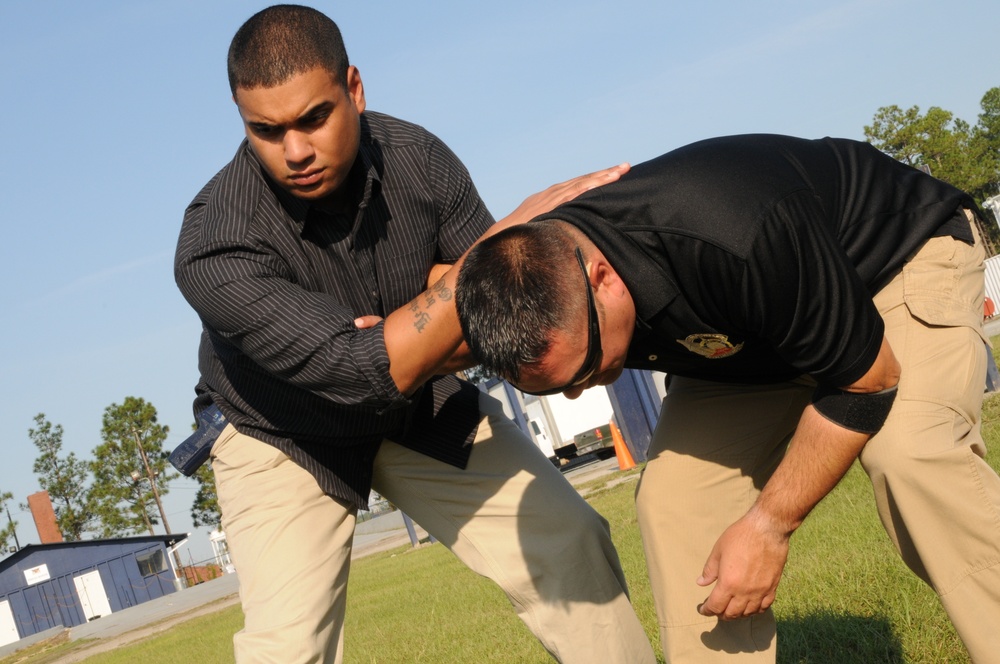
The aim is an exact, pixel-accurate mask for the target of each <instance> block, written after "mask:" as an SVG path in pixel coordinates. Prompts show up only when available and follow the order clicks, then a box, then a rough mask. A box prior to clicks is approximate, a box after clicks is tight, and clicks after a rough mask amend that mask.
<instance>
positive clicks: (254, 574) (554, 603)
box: [212, 395, 655, 664]
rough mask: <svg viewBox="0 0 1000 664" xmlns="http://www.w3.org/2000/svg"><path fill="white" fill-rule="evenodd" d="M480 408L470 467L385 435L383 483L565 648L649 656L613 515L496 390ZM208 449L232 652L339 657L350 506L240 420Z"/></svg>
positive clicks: (253, 657) (589, 655)
mask: <svg viewBox="0 0 1000 664" xmlns="http://www.w3.org/2000/svg"><path fill="white" fill-rule="evenodd" d="M480 409H481V413H482V415H483V419H482V421H481V423H480V426H479V431H478V433H477V436H476V442H475V448H474V449H473V452H472V457H471V459H470V461H469V466H468V468H467V469H466V470H464V471H463V470H460V469H457V468H454V467H452V466H449V465H447V464H443V463H440V462H437V461H434V460H432V459H430V458H428V457H426V456H424V455H421V454H418V453H416V452H413V451H411V450H409V449H407V448H405V447H402V446H401V445H397V444H395V443H392V442H389V441H385V442H384V443H383V444H382V447H381V449H380V451H379V453H378V455H377V457H376V460H375V469H374V470H375V473H374V479H373V486H374V488H375V490H376V491H378V492H379V493H380V494H382V495H383V496H385V497H386V498H387V499H389V500H390V501H391V502H392V503H394V504H395V505H397V506H398V507H399V508H400V509H402V510H403V511H404V512H405V513H406V514H408V515H409V516H411V517H412V518H413V519H414V521H416V522H417V523H419V524H420V525H421V526H422V527H423V528H424V529H426V530H427V532H429V533H430V534H431V535H433V536H434V537H435V538H436V539H437V540H438V541H440V542H442V543H443V544H445V545H446V546H447V547H448V548H449V549H451V551H452V552H454V553H455V555H456V556H458V557H459V558H460V559H461V560H462V561H463V562H464V563H465V564H466V565H468V566H469V567H470V568H471V569H473V570H474V571H476V572H478V573H479V574H481V575H483V576H485V577H488V578H490V579H492V580H493V581H495V582H496V583H497V584H498V585H499V586H500V587H501V588H502V589H503V590H504V592H505V593H506V594H507V597H508V598H509V599H510V602H511V604H513V606H514V608H515V610H516V611H517V614H518V616H519V617H520V618H521V620H523V621H524V623H525V624H526V625H527V626H528V628H529V629H530V630H531V631H532V632H533V633H534V634H535V635H536V636H537V637H538V639H539V640H540V641H541V642H542V644H543V645H544V646H545V648H546V649H547V650H548V651H549V652H550V653H551V654H552V655H553V656H554V657H555V658H556V659H558V660H559V661H563V662H581V663H583V662H600V663H604V662H622V663H625V662H628V663H632V662H654V661H655V656H654V654H653V651H652V648H651V647H650V645H649V640H648V638H647V637H646V634H645V633H644V631H643V628H642V625H641V624H640V623H639V621H638V619H637V618H636V616H635V613H634V612H633V610H632V607H631V604H630V603H629V600H628V595H627V590H626V584H625V578H624V575H623V572H622V569H621V565H620V564H619V561H618V555H617V552H616V551H615V548H614V546H613V544H612V542H611V537H610V532H609V528H608V524H607V522H606V521H605V520H604V519H603V518H602V517H601V516H600V515H599V514H597V512H595V511H594V510H593V509H592V508H591V507H590V506H589V505H588V504H587V503H586V501H584V500H583V499H582V498H581V497H580V495H579V494H578V493H577V492H576V490H575V489H573V487H572V486H570V484H569V483H568V482H567V481H566V480H565V478H563V477H562V476H561V474H560V473H559V471H558V470H557V469H556V468H555V467H554V466H553V465H552V463H551V462H550V461H549V460H548V459H546V458H545V457H544V456H543V455H542V454H541V452H540V451H539V450H538V448H537V447H535V445H534V444H533V443H531V442H530V441H529V440H528V439H527V438H526V437H525V436H524V435H523V434H521V432H520V431H519V430H518V429H517V427H516V426H515V425H514V424H513V423H512V422H510V420H508V419H506V417H505V416H504V414H503V409H502V406H501V405H500V403H499V402H498V401H496V400H495V399H492V398H491V397H488V396H485V395H483V396H482V397H481V399H480ZM212 455H213V464H212V465H213V469H214V470H215V477H216V484H217V487H218V493H219V504H220V506H221V508H222V515H223V519H222V524H223V527H224V529H225V531H226V535H227V539H228V541H229V546H230V550H231V554H232V558H233V563H234V564H235V566H236V570H237V573H238V574H239V577H240V598H241V601H242V604H243V612H244V616H245V627H244V629H243V630H242V631H241V632H239V633H238V634H237V635H236V636H235V638H234V643H235V649H236V659H237V661H238V662H240V663H241V664H245V663H247V662H260V663H264V662H268V663H271V662H273V663H277V662H280V663H282V664H289V663H292V662H340V661H341V659H342V655H343V639H344V635H343V626H344V612H345V606H346V600H347V579H348V574H349V569H350V555H351V544H352V539H353V532H354V523H355V516H356V514H355V510H353V509H347V508H344V507H343V506H342V505H340V504H339V503H337V502H336V501H334V500H332V499H331V498H330V497H329V496H327V495H324V494H323V493H322V492H321V491H320V490H319V488H318V486H317V484H316V482H315V481H314V480H313V478H312V476H311V475H309V474H308V473H307V472H305V471H304V470H303V469H302V468H300V467H299V466H297V465H296V464H295V463H294V462H292V461H291V460H290V459H289V458H288V457H287V456H285V455H284V454H283V453H281V452H280V451H278V450H277V449H275V448H273V447H271V446H270V445H266V444H264V443H261V442H260V441H257V440H255V439H253V438H250V437H248V436H244V435H242V434H239V433H237V432H236V431H235V429H233V428H232V427H228V428H227V429H226V430H225V431H224V432H223V434H222V436H221V437H220V439H219V441H218V442H217V443H216V444H215V448H214V449H213V452H212ZM413 601H415V602H418V601H420V598H419V597H414V598H413ZM468 608H469V610H475V607H468ZM470 636H472V635H470ZM430 638H433V635H430ZM497 647H498V648H502V647H503V644H502V643H498V644H497Z"/></svg>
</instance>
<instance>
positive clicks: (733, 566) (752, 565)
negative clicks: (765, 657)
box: [698, 510, 789, 620]
mask: <svg viewBox="0 0 1000 664" xmlns="http://www.w3.org/2000/svg"><path fill="white" fill-rule="evenodd" d="M788 543H789V534H788V533H782V532H780V529H776V528H774V527H772V526H770V525H769V524H768V523H767V520H766V519H764V518H762V517H761V516H760V515H757V514H755V513H754V511H753V510H751V511H750V512H749V513H748V514H747V515H746V516H744V517H743V518H742V519H740V520H739V521H737V522H736V523H734V524H733V525H731V526H729V528H727V529H726V531H725V532H724V533H723V534H722V537H720V538H719V540H718V541H717V542H716V543H715V546H714V547H713V548H712V553H711V555H710V556H709V557H708V562H706V563H705V568H704V570H703V571H702V573H701V576H700V577H698V585H699V586H708V585H711V584H712V583H715V588H713V589H712V592H711V593H710V594H709V596H708V598H707V599H706V600H705V601H704V602H703V603H702V605H701V606H699V607H698V612H699V613H700V614H702V615H703V616H718V617H719V618H720V619H722V620H736V619H737V618H745V617H747V616H752V615H755V614H758V613H762V612H763V611H765V610H767V608H768V607H769V606H771V604H772V603H773V602H774V596H775V592H776V591H777V589H778V581H779V580H780V579H781V572H782V570H783V569H784V567H785V561H786V560H787V559H788Z"/></svg>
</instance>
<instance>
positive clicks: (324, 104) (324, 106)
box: [247, 101, 333, 129]
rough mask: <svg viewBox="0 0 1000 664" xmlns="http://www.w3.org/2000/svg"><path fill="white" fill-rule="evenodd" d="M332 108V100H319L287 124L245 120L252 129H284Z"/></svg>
mask: <svg viewBox="0 0 1000 664" xmlns="http://www.w3.org/2000/svg"><path fill="white" fill-rule="evenodd" d="M332 109H333V102H332V101H321V102H319V103H318V104H316V105H315V106H312V107H310V108H308V109H306V111H305V112H304V113H302V114H301V115H299V116H298V117H297V118H295V120H293V121H292V122H290V123H288V124H276V123H273V122H267V121H266V120H250V121H248V122H247V125H248V126H250V127H252V128H253V129H284V128H286V127H287V126H294V125H295V124H297V123H299V122H302V121H309V120H311V119H313V118H314V117H316V116H317V115H321V114H323V113H326V112H328V111H330V110H332Z"/></svg>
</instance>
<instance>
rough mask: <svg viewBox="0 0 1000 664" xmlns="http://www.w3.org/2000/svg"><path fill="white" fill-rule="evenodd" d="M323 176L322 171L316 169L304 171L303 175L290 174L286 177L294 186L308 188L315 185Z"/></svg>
mask: <svg viewBox="0 0 1000 664" xmlns="http://www.w3.org/2000/svg"><path fill="white" fill-rule="evenodd" d="M322 176H323V169H321V168H317V169H314V170H311V171H305V172H304V173H292V174H291V175H289V176H288V179H289V180H291V181H292V182H293V183H294V184H295V185H296V186H299V187H308V186H311V185H314V184H316V183H317V182H319V181H320V179H321V178H322Z"/></svg>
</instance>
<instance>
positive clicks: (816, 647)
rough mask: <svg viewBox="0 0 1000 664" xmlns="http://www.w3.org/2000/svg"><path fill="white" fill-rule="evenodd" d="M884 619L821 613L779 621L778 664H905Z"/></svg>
mask: <svg viewBox="0 0 1000 664" xmlns="http://www.w3.org/2000/svg"><path fill="white" fill-rule="evenodd" d="M905 661H906V660H905V659H904V657H903V647H902V644H901V643H900V641H899V639H898V638H897V637H896V635H895V634H894V633H893V631H892V625H891V624H890V622H889V621H888V620H887V619H885V618H880V617H877V616H850V615H843V614H836V613H830V612H818V613H814V614H810V615H808V616H792V617H787V618H779V619H778V664H831V663H836V664H873V663H875V662H878V663H879V664H883V663H884V664H904V663H905Z"/></svg>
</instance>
